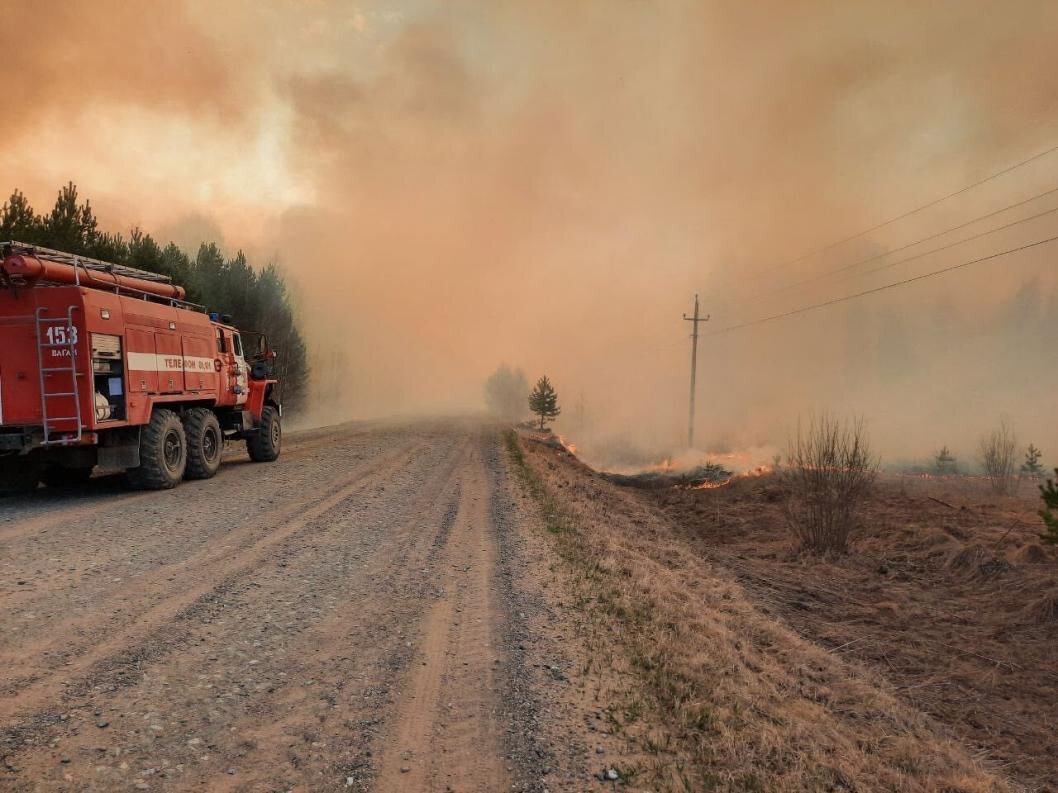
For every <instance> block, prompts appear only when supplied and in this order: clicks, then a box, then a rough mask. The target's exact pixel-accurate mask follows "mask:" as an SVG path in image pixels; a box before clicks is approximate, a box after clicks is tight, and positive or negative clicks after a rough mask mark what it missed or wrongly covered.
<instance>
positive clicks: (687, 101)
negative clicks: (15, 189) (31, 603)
mask: <svg viewBox="0 0 1058 793" xmlns="http://www.w3.org/2000/svg"><path fill="white" fill-rule="evenodd" d="M62 8H63V11H62V13H59V14H56V15H53V16H52V17H50V18H48V19H44V15H43V14H41V13H40V12H39V11H37V10H34V7H33V6H29V5H28V4H27V5H26V7H25V8H22V7H21V6H19V7H18V8H15V9H14V10H5V11H3V12H0V14H3V15H4V16H3V17H2V18H0V31H3V32H2V33H0V35H3V36H5V43H9V44H10V43H12V39H11V37H12V35H13V34H12V33H11V31H12V30H13V29H14V28H17V27H19V26H22V27H23V28H29V29H32V30H35V31H38V32H40V31H44V30H47V31H48V32H49V36H38V37H37V39H36V40H37V41H41V40H43V41H44V44H43V45H41V46H40V47H37V48H35V49H34V51H33V52H30V53H27V55H26V60H25V64H24V66H22V65H19V61H18V60H17V59H16V60H15V61H14V63H15V67H14V68H15V72H16V73H15V78H14V83H16V85H15V88H14V90H15V95H16V97H20V98H23V99H25V101H29V99H30V98H32V99H33V101H34V102H36V103H37V104H38V109H39V110H38V112H37V113H34V114H29V115H28V116H26V115H20V116H19V118H18V119H17V120H16V122H15V123H13V124H10V125H8V126H6V127H5V128H4V130H3V132H2V133H0V135H2V137H0V140H2V141H3V143H4V149H5V151H4V153H2V154H0V175H3V176H4V177H5V179H4V182H5V183H8V184H10V185H11V186H15V185H20V186H23V187H24V188H25V189H27V191H30V194H31V197H32V198H33V199H34V201H35V202H36V203H37V204H38V205H39V204H42V203H46V202H47V201H48V200H50V196H48V195H47V194H46V193H42V192H40V191H42V190H44V188H45V187H47V188H50V187H51V186H52V185H54V184H55V183H57V182H59V181H63V180H65V179H67V178H72V179H75V180H77V181H78V182H79V183H80V186H81V188H82V190H83V191H84V192H85V193H87V194H88V195H91V196H93V197H94V198H95V199H96V204H97V206H98V207H100V208H102V209H105V210H106V213H107V216H106V217H105V218H104V219H105V220H106V221H107V222H108V223H109V222H114V223H127V224H131V223H143V224H145V225H151V224H156V225H158V226H162V227H165V228H169V229H172V230H173V233H174V234H176V235H181V234H183V235H185V236H186V234H188V233H190V231H191V230H194V229H196V228H201V227H207V228H208V227H210V226H211V224H215V226H216V227H217V228H219V229H220V230H221V231H222V232H223V235H224V238H225V240H226V241H227V242H228V244H229V245H231V246H232V247H235V246H241V247H244V248H247V249H249V250H250V251H252V252H254V253H255V254H256V255H258V256H262V257H265V256H272V255H275V256H277V257H278V258H279V260H280V261H281V263H282V264H283V265H284V267H285V268H286V269H287V271H288V272H289V274H290V276H291V278H292V280H293V282H294V283H295V285H296V287H297V290H298V299H299V305H300V308H301V311H302V315H303V317H304V320H305V323H306V328H307V331H308V333H309V338H310V342H311V344H312V346H313V349H314V360H315V363H316V380H315V383H314V388H315V394H316V401H315V406H314V413H313V416H312V418H314V419H315V420H317V421H326V420H335V419H338V418H342V417H356V416H372V415H383V414H394V413H412V412H418V413H422V412H450V411H464V410H470V409H477V408H478V407H479V406H480V404H481V383H482V381H483V380H484V378H485V377H486V376H487V375H488V374H489V373H490V372H491V370H492V369H493V368H494V367H495V366H496V365H497V364H498V363H499V362H501V361H508V362H510V363H512V364H515V365H518V366H521V367H523V368H524V369H525V370H526V372H527V373H528V374H529V375H530V376H535V375H538V374H540V373H544V372H546V373H547V374H548V375H549V376H551V378H552V380H553V381H554V382H555V383H556V386H557V387H558V389H559V393H560V397H561V398H562V400H563V402H564V405H565V411H564V414H563V418H562V420H561V425H562V428H563V429H564V431H566V432H568V433H570V434H572V435H574V436H576V435H578V434H581V435H590V438H591V441H592V445H594V447H595V448H596V449H600V450H622V451H620V454H621V455H624V456H634V455H635V454H636V453H643V454H649V455H654V454H658V455H660V454H665V453H669V452H673V451H678V450H679V447H680V444H681V443H682V439H683V438H684V436H685V422H686V389H687V376H688V375H687V366H688V360H687V358H688V353H689V347H688V341H687V339H686V335H687V333H688V331H689V327H688V326H687V323H684V322H682V321H681V320H680V314H681V313H682V312H684V311H687V310H689V309H690V306H691V301H692V299H693V294H694V293H695V292H699V293H701V295H702V299H703V304H704V306H705V310H706V311H708V312H710V313H712V315H713V316H712V318H711V320H710V323H709V324H708V325H707V326H706V327H705V328H704V332H705V333H706V334H710V333H711V332H712V331H714V330H718V329H721V328H723V327H726V326H727V325H729V324H732V323H737V322H741V321H744V320H747V319H753V318H755V317H761V316H766V315H768V314H771V313H777V312H780V311H783V310H785V309H788V308H791V307H796V306H799V305H805V304H808V303H815V302H820V301H822V300H826V299H828V298H831V297H836V296H839V295H842V294H848V293H850V292H855V291H861V290H862V289H866V288H870V287H871V286H875V285H879V284H882V283H885V282H886V281H887V280H897V279H899V278H905V277H909V276H913V275H915V274H918V273H922V272H925V271H928V270H931V269H935V268H937V267H941V266H945V265H948V264H954V263H957V262H959V261H962V260H967V259H971V258H974V257H977V256H982V255H987V254H989V253H992V252H995V251H999V250H1004V249H1006V248H1010V247H1014V246H1015V245H1018V244H1020V243H1024V242H1027V241H1031V240H1035V239H1042V238H1044V237H1047V236H1051V235H1054V234H1058V222H1056V221H1055V216H1053V215H1052V216H1049V217H1047V218H1042V219H1040V220H1039V221H1036V222H1034V223H1031V224H1025V225H1023V226H1020V227H1017V228H1015V229H1011V230H1010V231H1008V232H1004V233H1001V234H997V235H994V236H993V237H989V238H985V239H983V240H980V241H978V242H974V243H969V244H967V245H965V246H960V247H958V248H954V249H952V250H950V251H945V252H943V253H938V254H936V255H934V256H929V257H923V258H922V259H920V260H917V261H915V262H909V263H908V264H907V265H904V266H898V267H893V268H891V269H889V270H886V271H884V272H880V273H878V274H876V275H873V276H869V277H850V278H844V279H836V278H834V279H824V280H821V281H819V282H817V283H814V284H812V285H808V286H805V287H803V288H800V289H791V290H789V291H787V292H783V293H781V294H777V295H774V296H771V297H764V298H759V299H756V300H754V301H753V302H749V303H747V302H746V300H747V299H749V298H753V297H754V296H755V295H759V294H760V293H761V292H766V291H770V290H772V289H774V288H776V287H780V286H782V285H784V284H787V283H790V282H792V281H796V280H800V279H802V278H804V277H805V276H806V275H811V274H812V273H816V272H823V271H826V270H829V269H834V268H836V267H839V266H841V265H842V264H844V263H847V262H850V261H855V260H856V259H859V258H864V257H866V256H870V255H872V254H873V253H875V252H881V251H885V250H888V249H891V248H894V247H898V246H901V245H903V244H905V243H906V242H909V241H912V240H915V239H918V238H920V237H922V236H926V235H928V234H931V233H933V232H934V231H936V230H938V229H942V228H946V227H948V226H953V225H956V224H958V223H960V222H962V221H963V220H966V219H968V218H971V217H974V216H976V215H980V214H983V213H985V212H988V211H991V210H992V209H995V208H998V207H1002V206H1005V205H1007V204H1010V203H1013V202H1015V201H1017V200H1020V199H1022V198H1024V197H1027V196H1029V195H1032V194H1034V193H1038V192H1041V191H1043V190H1045V189H1047V188H1048V187H1053V186H1055V185H1058V181H1056V180H1058V154H1056V155H1053V156H1051V157H1048V158H1042V159H1041V160H1039V161H1037V162H1035V163H1033V164H1032V165H1030V166H1027V167H1025V168H1024V169H1020V170H1019V171H1015V172H1013V173H1011V174H1008V175H1006V176H1004V177H1002V178H1001V179H997V180H994V181H993V182H990V183H988V184H987V185H984V186H982V187H981V188H979V189H977V190H974V191H970V192H968V193H966V194H964V195H961V196H959V197H958V199H957V200H953V201H950V202H945V203H943V204H941V205H939V206H937V207H935V208H933V209H931V210H929V211H928V212H924V213H920V214H918V215H914V216H912V217H910V218H908V219H906V220H904V221H902V222H901V223H899V224H893V225H892V226H887V227H886V228H884V229H882V230H880V231H878V232H876V233H873V234H871V235H869V236H868V237H866V238H862V239H857V240H855V241H853V242H852V243H849V244H848V245H844V246H841V247H838V248H835V249H833V250H830V251H828V252H827V253H826V254H825V255H823V256H819V257H809V258H807V259H805V260H803V261H798V262H796V263H793V264H791V262H792V261H793V260H795V259H797V258H798V256H799V255H800V254H801V253H803V252H804V251H810V250H813V249H816V248H819V247H821V246H822V245H824V244H826V243H829V242H832V241H833V240H835V239H840V238H842V237H845V236H848V235H849V234H852V233H855V232H856V231H859V230H860V229H863V228H867V227H869V226H872V225H874V224H875V223H877V222H878V221H879V220H884V219H885V218H888V217H892V216H895V215H898V214H900V213H901V212H902V211H903V210H905V209H908V208H910V207H913V206H916V205H919V204H922V203H925V202H926V201H929V200H930V199H932V198H934V197H936V196H938V195H942V194H944V193H947V192H951V191H952V190H955V189H957V188H959V187H961V186H962V185H964V184H968V183H970V182H973V181H975V180H977V179H980V178H982V177H984V176H986V175H988V174H989V173H991V172H994V171H997V170H999V169H1000V168H1003V167H1004V166H1006V165H1007V164H1009V163H1011V162H1014V161H1017V160H1019V159H1023V158H1024V157H1026V156H1028V155H1030V154H1033V153H1035V152H1037V151H1040V150H1043V149H1046V148H1048V147H1050V146H1051V145H1054V143H1055V142H1058V134H1056V133H1058V69H1056V68H1055V66H1056V65H1058V64H1056V62H1055V61H1056V56H1055V55H1054V48H1053V45H1052V43H1053V41H1054V40H1055V35H1056V34H1058V9H1056V8H1052V7H1051V6H1049V5H1048V4H1041V3H1038V2H1030V1H1029V0H1024V1H1023V2H1012V3H1005V4H996V3H991V2H984V0H980V1H975V2H938V3H931V4H928V5H923V4H921V3H895V4H886V5H884V6H880V5H878V4H875V3H866V2H863V3H839V2H825V3H824V2H814V3H786V2H772V3H744V4H732V3H724V2H719V0H718V1H717V2H689V1H688V2H660V0H657V1H655V2H648V1H647V0H639V1H633V0H628V1H627V2H602V1H601V0H599V1H598V2H591V1H589V2H582V3H568V2H542V3H522V2H499V3H471V2H457V3H422V2H411V0H408V2H405V3H396V4H394V3H386V4H381V3H379V4H377V5H375V6H372V5H369V4H362V5H359V6H357V7H351V6H349V5H348V4H346V3H338V2H334V3H330V2H324V1H323V0H318V1H317V2H314V3H311V4H308V5H306V6H297V7H294V6H289V5H287V4H280V3H275V4H268V3H254V4H249V3H247V4H243V5H240V4H225V5H224V7H223V8H222V9H221V10H217V9H216V8H214V7H213V6H212V5H204V4H200V3H187V4H185V5H183V6H180V5H175V6H172V7H170V8H169V9H168V10H166V11H164V12H162V13H159V12H158V11H157V10H152V11H151V13H150V14H147V13H146V12H139V13H137V12H134V11H129V10H123V9H125V7H124V6H117V5H115V7H114V8H113V9H110V12H111V13H110V14H109V15H108V14H107V13H105V11H106V9H104V10H103V11H101V10H100V4H99V3H87V2H86V3H83V4H76V3H75V4H65V5H64V6H62ZM152 8H153V7H152ZM12 15H13V16H12ZM103 19H107V20H108V21H107V22H106V23H105V24H104V22H102V21H101V20H103ZM9 22H14V23H15V24H8V23H9ZM141 28H142V31H141V32H142V36H135V35H133V34H134V32H135V31H136V30H138V29H141ZM86 30H88V31H91V33H92V36H91V38H88V37H85V36H83V35H82V34H83V32H84V31H86ZM129 38H132V39H134V41H132V42H131V43H130V44H128V45H127V46H125V45H124V44H123V43H124V42H126V41H127V40H128V39H129ZM23 49H25V48H23ZM6 51H8V52H10V51H11V47H10V46H9V47H8V48H7V50H6ZM101 53H107V54H108V56H105V55H103V54H101ZM159 53H160V54H159ZM60 117H62V118H63V119H64V123H66V124H68V127H63V128H62V130H58V131H57V127H56V124H57V123H58V121H57V119H59V118H60ZM119 121H120V124H119ZM115 125H118V126H120V129H117V130H116V131H115ZM152 138H153V139H155V140H157V141H158V146H160V147H162V148H161V150H159V148H158V147H155V146H152V145H148V144H141V145H140V146H138V147H135V148H133V149H132V150H131V151H130V149H129V147H128V146H127V145H123V144H124V143H126V142H127V141H129V140H140V139H147V140H150V139H152ZM42 163H46V167H45V168H44V170H45V171H46V176H47V177H48V181H44V180H43V179H42V177H41V168H40V167H37V166H41V164H42ZM42 167H43V166H42ZM60 174H61V176H58V175H60ZM119 175H120V176H119ZM33 191H37V192H36V193H34V192H33ZM1050 200H1051V203H1050V204H1047V202H1046V200H1042V201H1041V202H1039V203H1038V204H1034V205H1032V206H1031V207H1028V208H1026V209H1025V210H1023V211H1022V215H1024V214H1031V213H1032V212H1034V211H1041V210H1042V209H1047V208H1050V207H1054V206H1058V199H1055V198H1054V197H1051V199H1050ZM1056 214H1058V213H1056ZM1019 216H1020V215H1019V214H1018V213H1017V212H1014V213H1011V214H1010V215H1009V216H1006V215H1004V216H1002V217H1001V218H997V219H996V220H994V221H991V223H993V224H998V223H999V222H1000V221H1001V220H1002V221H1006V220H1010V219H1016V218H1017V217H1019ZM987 227H988V224H984V225H983V226H982V227H980V228H978V227H973V228H972V229H968V230H967V231H965V232H963V234H964V235H968V234H970V233H975V232H976V231H979V230H981V228H987ZM958 238H959V235H958V234H957V235H953V236H952V237H951V238H944V239H943V240H941V241H939V242H940V243H944V242H948V241H952V240H954V239H958ZM1056 251H1058V245H1056V246H1053V247H1041V248H1037V249H1034V250H1032V251H1028V252H1025V253H1022V254H1015V255H1011V256H1009V257H1004V258H1002V259H999V260H997V261H993V262H984V263H981V264H979V265H974V266H972V267H970V268H967V269H966V270H962V271H958V272H955V273H952V274H950V275H947V276H942V277H941V278H938V279H935V280H933V281H927V282H922V283H920V284H916V285H912V286H908V287H906V288H903V289H895V290H890V291H888V292H884V293H882V294H879V295H876V296H872V297H867V298H864V299H862V300H857V301H852V302H849V303H843V304H840V305H837V306H833V307H831V308H827V309H822V310H820V311H817V312H813V313H810V314H805V315H803V316H800V317H794V318H790V319H787V320H782V321H778V322H774V323H768V324H763V325H759V326H756V327H754V328H751V329H746V330H744V331H739V332H733V333H730V334H726V335H720V336H715V337H711V336H707V337H706V338H704V339H703V341H702V347H701V357H700V371H699V376H700V385H701V392H700V394H699V412H698V423H699V438H700V440H701V443H702V445H705V446H708V447H709V448H712V449H714V450H725V449H736V448H746V447H760V448H764V447H771V446H781V445H782V444H783V442H784V441H785V438H786V436H787V433H788V431H789V428H790V427H791V425H792V424H793V423H794V422H795V421H796V419H797V417H798V415H804V414H805V413H807V412H809V411H813V410H821V409H829V410H832V411H835V412H838V413H859V414H863V415H865V416H866V417H867V418H868V420H869V422H870V424H871V427H872V429H873V431H874V433H875V436H876V443H877V445H878V446H879V447H880V448H881V450H882V451H883V452H884V453H885V454H886V455H887V456H889V457H890V458H893V457H908V458H911V457H924V456H926V455H928V454H929V453H930V452H931V451H932V450H933V449H934V448H936V447H939V446H941V445H943V444H947V445H949V446H951V447H953V448H955V449H956V450H957V451H958V452H960V453H961V454H962V455H963V456H969V455H971V454H972V453H973V450H974V446H975V444H976V439H977V437H978V436H979V435H980V434H981V433H983V432H984V431H985V430H987V429H988V427H989V426H991V425H992V424H994V423H995V422H996V421H998V419H999V417H1000V415H1003V414H1006V415H1009V416H1010V417H1011V418H1013V419H1014V421H1015V424H1016V425H1017V426H1018V428H1019V429H1020V430H1021V434H1022V435H1023V437H1024V438H1025V440H1026V442H1027V441H1028V440H1034V441H1035V442H1036V443H1037V444H1038V445H1041V446H1043V447H1044V448H1045V450H1046V449H1047V448H1051V449H1053V450H1054V457H1055V459H1056V460H1058V431H1056V430H1054V429H1053V428H1052V427H1053V422H1048V421H1047V420H1046V414H1045V412H1044V411H1045V410H1046V406H1047V405H1048V404H1049V403H1050V402H1051V401H1052V400H1049V399H1048V397H1049V396H1051V395H1053V393H1054V389H1055V386H1056V376H1055V374H1054V369H1053V366H1050V365H1049V363H1048V360H1049V359H1048V347H1049V345H1050V344H1051V341H1050V339H1051V338H1052V337H1053V332H1054V329H1055V328H1056V327H1058V324H1056V321H1058V298H1056V283H1055V276H1054V272H1055V268H1054V267H1053V265H1051V264H1050V263H1051V262H1053V260H1054V255H1055V252H1056ZM914 252H917V249H914V250H911V251H909V253H914ZM898 256H899V255H898ZM888 261H890V260H889V259H882V260H880V261H879V262H876V263H874V264H873V265H872V266H877V264H884V263H887V262H888ZM769 268H771V269H769ZM762 271H763V274H762ZM582 399H583V406H584V407H583V410H580V409H578V406H579V404H580V403H581V400H582ZM636 450H639V451H638V452H637V451H636ZM600 453H601V452H600ZM615 453H616V452H615Z"/></svg>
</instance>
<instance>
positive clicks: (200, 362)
mask: <svg viewBox="0 0 1058 793" xmlns="http://www.w3.org/2000/svg"><path fill="white" fill-rule="evenodd" d="M128 362H129V369H130V370H131V371H136V372H180V371H188V372H213V371H216V370H215V368H214V364H213V359H212V358H198V357H193V356H188V355H184V356H180V355H164V354H160V353H153V352H130V353H128Z"/></svg>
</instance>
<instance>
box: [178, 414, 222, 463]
mask: <svg viewBox="0 0 1058 793" xmlns="http://www.w3.org/2000/svg"><path fill="white" fill-rule="evenodd" d="M184 434H185V435H187V470H186V471H184V478H185V479H209V478H210V477H212V476H213V475H215V474H216V473H217V469H218V468H220V455H221V452H223V451H224V435H223V434H222V433H221V431H220V422H219V421H217V416H216V414H215V413H214V412H213V411H212V410H210V409H209V408H194V409H193V410H189V411H188V412H187V413H185V414H184Z"/></svg>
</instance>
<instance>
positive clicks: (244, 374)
mask: <svg viewBox="0 0 1058 793" xmlns="http://www.w3.org/2000/svg"><path fill="white" fill-rule="evenodd" d="M231 341H232V345H231V350H232V354H233V356H234V358H235V367H234V369H233V372H234V374H235V393H236V397H235V404H236V405H244V404H246V398H247V397H248V396H249V390H250V370H249V368H248V367H247V365H246V356H245V355H243V351H242V337H241V336H239V334H238V333H233V334H232V335H231Z"/></svg>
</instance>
